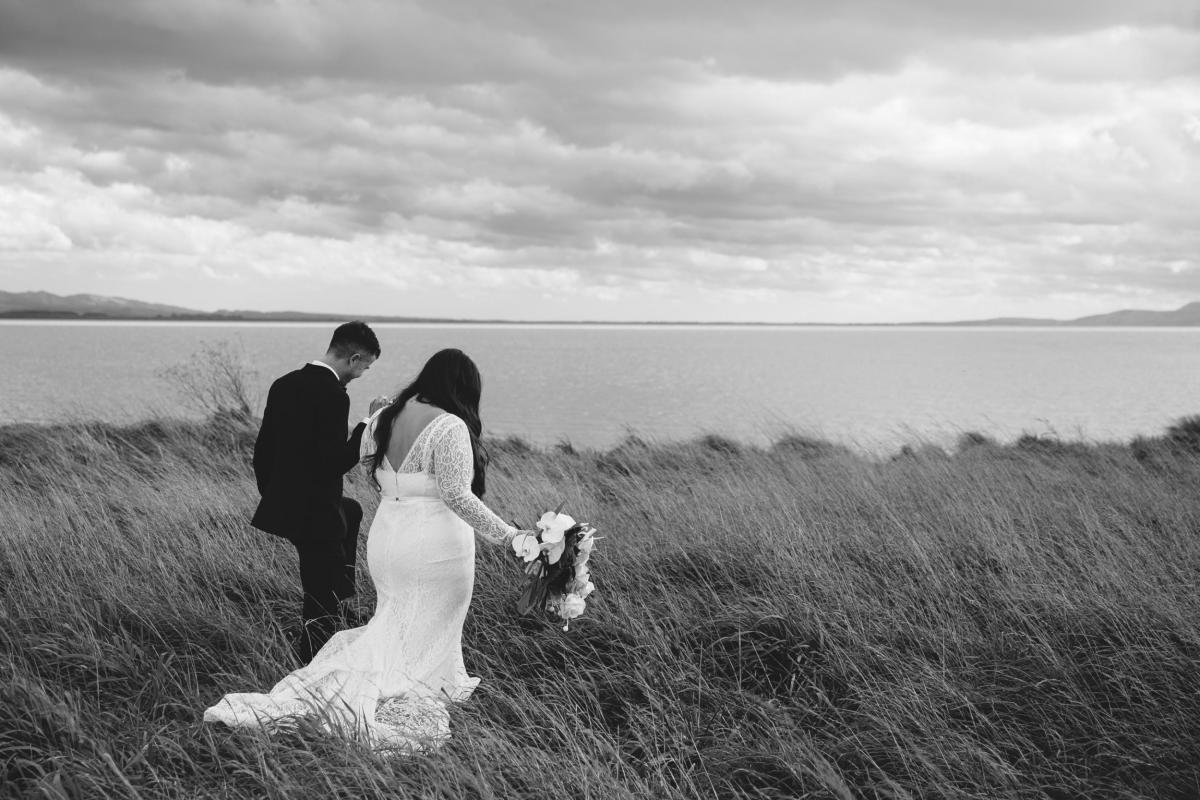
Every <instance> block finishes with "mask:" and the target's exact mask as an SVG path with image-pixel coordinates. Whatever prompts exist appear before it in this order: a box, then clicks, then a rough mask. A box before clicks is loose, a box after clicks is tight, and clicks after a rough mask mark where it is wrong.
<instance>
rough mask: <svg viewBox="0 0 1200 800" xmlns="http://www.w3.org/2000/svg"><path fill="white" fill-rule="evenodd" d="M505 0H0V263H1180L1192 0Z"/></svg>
mask: <svg viewBox="0 0 1200 800" xmlns="http://www.w3.org/2000/svg"><path fill="white" fill-rule="evenodd" d="M531 9H532V7H530V6H529V5H527V4H517V3H507V2H489V3H479V4H466V3H448V4H436V5H435V4H425V3H415V2H409V3H404V2H390V1H389V2H382V1H379V2H376V1H375V0H356V1H355V2H349V3H337V4H334V3H324V2H302V1H301V0H280V2H248V1H247V0H237V1H236V2H235V1H234V0H219V1H217V2H210V3H204V4H196V3H189V2H183V0H156V1H155V2H150V0H140V1H137V2H134V1H132V0H131V1H130V2H123V3H109V4H97V3H88V2H84V1H83V0H48V2H40V3H36V4H31V3H19V2H16V0H0V187H2V188H0V209H2V210H4V211H5V212H6V213H5V215H4V218H3V222H0V280H3V279H5V277H6V276H7V278H8V280H9V281H32V280H35V278H36V276H35V274H34V272H32V271H30V270H29V269H27V265H28V264H29V263H32V262H37V263H38V264H41V265H47V264H49V265H57V266H58V268H60V269H62V270H64V274H70V275H72V276H73V279H74V280H83V281H87V280H91V281H92V284H89V285H88V286H86V287H82V288H86V289H87V290H89V291H93V290H101V289H103V286H102V285H96V284H97V283H98V282H100V283H102V282H104V281H107V282H110V283H111V282H113V281H119V280H120V279H121V277H120V276H123V275H129V276H132V275H135V274H136V275H138V276H142V278H140V279H144V278H145V277H146V276H147V275H159V276H162V278H161V280H162V281H163V283H162V285H161V286H159V287H158V288H159V289H162V288H163V287H168V284H169V282H170V281H172V280H173V281H176V282H177V285H178V287H179V288H178V289H177V290H176V291H177V292H179V293H181V295H180V296H176V295H171V296H161V297H154V298H151V299H161V300H164V301H172V302H183V301H186V300H189V299H190V300H191V302H193V303H196V302H197V301H200V303H201V304H202V305H205V306H208V307H216V306H218V305H225V306H227V305H230V302H229V295H228V294H227V291H228V290H227V286H228V285H231V284H237V285H238V286H239V292H240V293H241V294H240V295H239V296H238V298H239V299H242V300H245V301H246V302H247V303H251V302H253V303H258V304H260V305H263V307H270V305H271V303H276V302H281V301H280V300H279V299H278V298H281V297H286V298H288V299H289V301H292V299H294V298H298V299H299V300H300V301H301V302H303V303H304V304H305V305H307V306H308V307H310V308H322V307H324V306H323V303H325V302H326V301H327V300H328V299H329V298H330V297H331V295H330V294H329V293H328V291H327V287H328V286H329V285H334V284H336V285H340V282H341V281H344V280H346V279H348V278H352V279H354V280H358V281H362V282H366V283H369V284H370V285H373V286H377V287H378V292H374V293H359V294H357V295H355V294H353V293H350V292H349V291H348V290H347V293H346V294H345V295H344V297H345V298H346V302H351V301H355V302H361V303H366V304H367V306H368V307H363V308H362V310H363V311H375V310H376V309H372V308H370V307H369V302H368V300H369V301H371V302H378V303H379V305H380V306H381V307H383V306H386V307H387V308H388V309H389V310H388V312H387V313H399V312H397V311H396V304H397V303H398V302H402V298H405V297H408V298H417V297H419V298H424V299H423V300H422V302H425V301H426V300H428V301H429V302H432V303H434V304H435V305H436V304H441V305H436V307H437V308H445V309H448V310H449V313H453V314H454V315H456V316H482V317H489V316H505V314H503V313H500V314H497V313H495V311H494V309H491V308H490V307H489V304H490V303H491V302H492V301H494V300H495V299H496V298H499V297H503V299H504V300H505V301H506V302H507V301H521V300H522V299H523V298H536V297H540V296H542V295H543V294H544V293H546V292H550V293H559V294H568V295H571V296H573V297H575V298H577V299H576V302H577V303H582V304H584V305H585V306H586V307H588V308H592V309H595V313H598V314H605V315H609V316H622V315H630V316H636V317H638V318H645V316H646V312H647V311H649V310H653V309H655V308H661V304H659V305H655V306H650V305H648V304H645V303H643V302H642V299H643V298H644V297H645V296H648V293H649V294H653V295H656V296H669V295H672V294H673V295H674V296H676V297H678V298H686V301H685V300H682V299H681V300H680V301H679V303H678V304H674V305H672V306H671V308H670V309H669V310H670V313H672V314H674V315H676V316H679V317H691V318H704V317H708V318H718V317H722V316H725V315H728V314H734V315H735V316H737V317H738V318H753V316H752V315H753V314H754V313H756V309H758V310H762V309H764V308H767V310H769V311H770V313H772V314H774V315H775V317H773V318H778V319H788V318H792V319H795V318H811V316H805V315H811V314H814V313H819V314H823V315H825V314H830V313H832V314H835V315H838V314H841V315H848V314H866V315H867V316H869V317H871V318H875V319H894V318H896V314H897V306H898V305H899V306H900V307H902V308H908V309H911V310H912V312H913V313H920V314H922V315H924V316H929V315H933V316H942V317H954V316H959V315H960V314H959V313H958V312H959V309H960V308H963V307H966V306H971V307H979V308H984V309H987V308H994V310H995V312H996V313H1006V312H1012V313H1024V310H1023V308H1024V307H1025V306H1035V305H1036V306H1038V307H1039V308H1046V307H1047V304H1048V303H1052V302H1054V300H1055V298H1058V302H1060V304H1061V305H1060V307H1061V308H1062V309H1063V313H1064V315H1071V314H1074V313H1075V312H1076V311H1077V310H1078V311H1079V313H1084V312H1087V311H1092V310H1102V308H1103V307H1102V306H1100V305H1099V304H1102V303H1107V302H1111V301H1112V299H1113V298H1114V297H1119V296H1121V295H1126V294H1134V295H1138V296H1141V297H1145V298H1147V299H1148V300H1151V301H1154V302H1160V303H1171V302H1176V301H1180V302H1181V301H1183V300H1186V299H1191V298H1192V297H1194V296H1196V295H1197V294H1200V262H1198V260H1197V259H1198V257H1197V255H1196V253H1197V252H1200V250H1197V247H1196V245H1197V241H1196V239H1197V235H1196V234H1195V233H1194V232H1193V230H1194V223H1193V221H1192V219H1191V217H1192V211H1191V209H1193V208H1195V207H1196V206H1197V205H1198V201H1200V190H1198V189H1197V188H1195V187H1197V186H1200V28H1198V22H1200V20H1198V17H1197V14H1196V10H1195V6H1194V3H1191V2H1175V1H1174V0H1145V1H1144V2H1118V1H1117V0H1100V1H1099V2H1096V1H1094V0H1093V1H1091V2H1084V1H1083V0H1078V2H1076V1H1075V0H1071V2H1062V3H1054V4H1048V3H1033V2H1030V1H1029V0H1022V1H1021V2H1016V3H1009V4H1003V5H1001V4H969V6H968V5H967V4H961V3H952V2H949V0H920V1H919V2H918V1H917V0H910V2H906V3H892V2H883V0H870V1H869V0H849V1H848V2H838V3H833V2H827V3H803V4H799V3H793V2H782V1H781V2H761V3H754V4H749V5H742V6H738V7H737V8H736V9H735V8H734V7H732V6H729V5H728V4H725V3H716V2H695V1H693V2H689V3H687V4H684V3H682V2H665V3H654V4H634V3H615V4H588V5H581V4H569V5H568V4H549V5H544V6H539V7H538V8H537V9H536V12H537V13H533V10H531ZM156 258H158V261H156V260H155V259H156ZM80 265H87V268H86V269H84V268H83V267H81V266H80ZM156 265H157V266H156ZM185 274H187V275H190V276H194V275H200V274H203V275H210V276H216V279H219V280H216V279H215V283H214V284H213V285H212V286H211V287H209V288H204V286H203V285H202V284H200V283H197V282H196V281H195V280H193V279H192V278H187V279H186V280H185V278H184V277H182V276H184V275H185ZM89 275H90V276H92V277H91V278H89V277H87V276H89ZM168 276H170V277H168ZM101 279H103V281H102V280H101ZM129 280H133V278H132V277H131V278H129ZM305 285H311V286H313V287H326V288H313V289H311V290H306V289H304V288H303V287H304V286H305ZM283 287H287V288H286V289H284V288H283ZM21 288H23V287H21ZM31 288H32V287H31ZM168 288H169V287H168ZM306 291H308V292H309V293H308V294H307V295H306V294H305V292H306ZM184 292H186V296H182V293H184ZM768 295H770V296H778V297H780V298H782V299H781V301H780V302H778V303H764V302H763V300H762V298H763V297H764V296H768ZM305 298H307V299H305ZM721 298H725V300H722V299H721ZM1081 298H1091V299H1090V300H1087V299H1082V300H1081ZM689 303H690V305H688V304H689ZM1080 303H1083V304H1084V305H1085V306H1087V307H1085V308H1082V309H1081V310H1080V309H1079V308H1077V306H1079V304H1080ZM185 304H186V303H185ZM639 304H640V305H639ZM1068 304H1071V305H1068ZM1089 304H1092V305H1089ZM456 309H457V311H455V310H456ZM561 313H564V314H566V313H568V312H566V311H563V312H561ZM570 313H574V311H573V310H572V311H571V312H570ZM764 313H765V312H764ZM821 318H825V319H829V318H831V317H829V316H822V317H821Z"/></svg>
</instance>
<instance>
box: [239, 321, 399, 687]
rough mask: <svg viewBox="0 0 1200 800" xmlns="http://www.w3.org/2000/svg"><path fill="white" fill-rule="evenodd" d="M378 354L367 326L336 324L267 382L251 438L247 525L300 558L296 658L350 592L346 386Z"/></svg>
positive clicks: (350, 439)
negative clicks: (314, 355) (324, 341)
mask: <svg viewBox="0 0 1200 800" xmlns="http://www.w3.org/2000/svg"><path fill="white" fill-rule="evenodd" d="M379 354H380V349H379V339H377V338H376V337H375V332H374V331H372V330H371V329H370V328H369V327H368V326H367V324H366V323H364V322H347V323H346V324H344V325H341V326H339V327H338V328H337V330H335V331H334V332H333V338H332V340H330V342H329V349H328V351H327V352H326V353H325V355H324V356H323V357H322V358H320V359H317V360H316V361H311V362H309V363H308V364H306V365H304V366H303V367H302V368H300V369H298V370H296V371H294V372H289V373H288V374H287V375H284V376H283V377H282V378H279V379H278V380H276V381H275V382H274V383H273V384H271V391H270V392H269V393H268V395H267V407H266V410H264V411H263V419H262V427H261V428H260V429H259V432H258V439H257V440H256V441H255V443H254V475H255V478H256V479H257V481H258V491H259V494H260V495H262V500H261V501H260V502H259V504H258V509H257V510H256V511H255V512H254V518H253V519H252V520H251V523H250V524H252V525H253V526H254V527H256V528H258V529H259V530H263V531H266V532H267V533H272V534H274V535H276V536H282V537H283V538H285V539H287V540H288V541H290V542H291V543H292V544H294V545H295V546H296V552H297V553H298V554H299V556H300V585H301V586H302V587H303V589H304V605H303V610H302V612H301V617H302V621H303V628H302V630H301V632H300V635H299V637H298V639H297V641H296V642H295V643H294V649H295V652H296V656H297V657H298V658H299V659H300V660H301V662H302V663H305V664H307V663H308V662H309V661H310V660H312V657H313V655H314V654H315V653H316V652H317V651H318V650H320V649H321V646H322V645H323V644H325V642H326V641H328V639H329V637H330V636H332V635H333V632H334V629H335V628H336V626H337V619H338V617H339V616H341V617H342V618H343V619H345V616H344V614H339V603H340V601H342V600H345V599H347V598H349V597H351V596H352V595H353V594H354V563H355V558H356V556H357V552H358V529H359V524H360V523H361V522H362V516H363V511H362V506H360V505H359V504H358V503H357V502H355V501H354V500H351V499H350V498H346V497H342V476H343V475H345V474H346V473H347V472H349V471H350V470H351V469H352V468H353V467H354V465H355V464H356V463H357V462H358V451H359V442H360V440H361V439H362V435H363V428H364V427H365V426H364V424H363V423H362V422H360V423H359V424H358V425H356V426H355V427H354V431H353V433H351V434H350V435H349V436H347V433H346V429H347V422H346V417H347V415H348V414H349V412H350V398H349V396H347V394H346V384H348V383H350V381H352V380H354V379H355V378H358V377H360V376H361V375H362V374H363V373H364V372H366V371H367V370H368V369H370V368H371V364H372V363H374V361H375V359H377V358H378V357H379ZM379 402H380V401H379V400H376V401H375V402H374V403H372V411H374V410H375V407H376V404H378V403H379ZM346 621H348V622H349V620H346Z"/></svg>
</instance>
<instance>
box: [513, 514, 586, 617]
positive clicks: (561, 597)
mask: <svg viewBox="0 0 1200 800" xmlns="http://www.w3.org/2000/svg"><path fill="white" fill-rule="evenodd" d="M561 511H562V506H559V507H558V509H557V510H555V511H547V512H546V513H545V514H543V515H542V518H541V519H539V520H538V522H537V529H538V533H537V535H532V534H528V533H523V534H519V535H517V536H516V537H514V538H513V541H512V547H513V551H514V552H515V553H516V554H517V555H518V556H520V557H521V558H522V559H524V561H525V564H526V566H525V573H526V574H527V575H528V576H529V583H528V584H526V586H525V590H524V591H523V592H522V593H521V597H520V599H518V600H517V611H519V612H520V613H521V614H529V613H531V612H533V611H536V610H539V609H545V610H546V611H549V612H552V613H554V614H556V615H557V616H558V617H559V618H560V619H562V620H563V621H564V622H565V623H566V624H565V625H563V630H564V631H565V630H568V629H569V628H570V626H571V620H573V619H574V618H575V617H578V616H579V615H580V614H582V613H583V611H584V609H585V608H587V597H588V595H590V594H591V593H592V592H593V591H594V590H595V588H596V587H595V586H594V585H593V584H592V581H591V573H590V572H589V571H588V559H589V558H590V557H591V555H592V548H594V547H595V546H596V541H597V539H599V538H600V537H598V536H596V529H595V528H593V527H592V526H591V525H589V524H588V523H586V522H576V521H575V520H574V519H572V518H571V517H569V516H567V515H566V514H562V513H560V512H561Z"/></svg>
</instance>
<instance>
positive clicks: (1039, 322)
mask: <svg viewBox="0 0 1200 800" xmlns="http://www.w3.org/2000/svg"><path fill="white" fill-rule="evenodd" d="M0 319H95V320H106V319H107V320H163V321H168V322H169V321H177V322H197V321H200V322H202V321H217V322H219V321H229V322H255V321H259V322H335V321H342V320H347V319H364V320H367V321H368V322H444V323H454V322H501V321H502V320H467V319H446V318H437V317H387V316H378V315H354V314H332V313H314V312H308V311H245V310H225V309H222V310H220V311H197V310H195V309H191V308H184V307H183V306H171V305H164V304H161V303H147V302H143V301H141V300H129V299H126V298H123V297H107V296H105V295H98V294H72V295H65V296H64V295H57V294H51V293H50V292H5V291H2V290H0ZM897 324H898V325H937V326H941V327H956V326H958V327H969V326H971V327H1003V326H1008V327H1022V326H1071V327H1092V326H1095V327H1143V326H1145V327H1153V326H1167V327H1171V326H1175V327H1188V326H1200V302H1194V303H1188V304H1187V305H1185V306H1181V307H1180V308H1177V309H1174V310H1172V311H1147V310H1143V309H1124V310H1121V311H1113V312H1110V313H1108V314H1094V315H1092V316H1088V317H1079V318H1078V319H1069V320H1059V319H1043V318H1037V317H993V318H991V319H977V320H960V321H956V322H919V323H918V322H913V323H897Z"/></svg>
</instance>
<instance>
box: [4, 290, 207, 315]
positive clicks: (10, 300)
mask: <svg viewBox="0 0 1200 800" xmlns="http://www.w3.org/2000/svg"><path fill="white" fill-rule="evenodd" d="M195 313H199V312H195V311H192V310H191V309H188V308H182V307H180V306H168V305H163V304H161V303H145V302H142V301H141V300H128V299H126V298H124V297H106V296H104V295H99V294H72V295H67V296H65V297H64V296H62V295H57V294H51V293H50V292H4V291H0V316H5V317H10V318H11V317H34V318H37V317H51V318H53V317H112V318H130V317H134V318H142V319H145V318H153V317H167V316H171V315H176V314H195Z"/></svg>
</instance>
